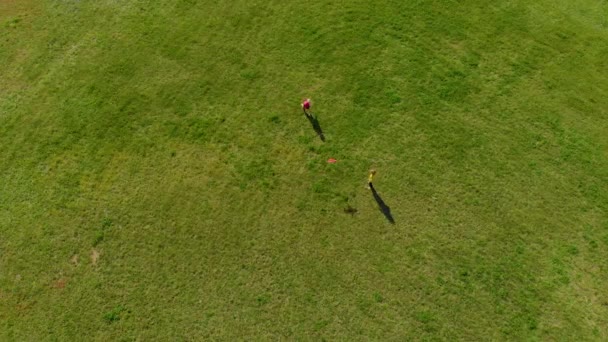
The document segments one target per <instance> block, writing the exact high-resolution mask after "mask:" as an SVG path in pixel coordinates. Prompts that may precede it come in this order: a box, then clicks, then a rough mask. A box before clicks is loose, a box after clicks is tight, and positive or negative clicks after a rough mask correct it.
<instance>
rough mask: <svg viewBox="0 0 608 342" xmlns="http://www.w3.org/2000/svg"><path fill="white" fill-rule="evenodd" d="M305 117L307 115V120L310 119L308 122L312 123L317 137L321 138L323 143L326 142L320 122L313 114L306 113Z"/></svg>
mask: <svg viewBox="0 0 608 342" xmlns="http://www.w3.org/2000/svg"><path fill="white" fill-rule="evenodd" d="M304 115H306V118H307V119H308V121H310V124H311V125H312V129H314V130H315V132H316V133H317V135H318V136H319V138H320V139H321V141H323V142H324V141H325V135H323V130H322V129H321V125H320V124H319V120H318V119H317V118H316V117H315V116H314V115H313V114H312V113H310V114H308V113H306V112H304Z"/></svg>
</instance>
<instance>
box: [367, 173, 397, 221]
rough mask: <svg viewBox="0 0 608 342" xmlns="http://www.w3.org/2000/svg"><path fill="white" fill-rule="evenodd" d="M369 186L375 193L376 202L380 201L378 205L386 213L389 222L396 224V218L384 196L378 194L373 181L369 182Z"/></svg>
mask: <svg viewBox="0 0 608 342" xmlns="http://www.w3.org/2000/svg"><path fill="white" fill-rule="evenodd" d="M369 188H370V189H371V190H372V195H374V199H375V200H376V203H378V207H379V208H380V211H381V212H382V213H383V214H384V216H385V217H386V219H387V220H388V222H390V223H392V224H395V219H394V218H393V215H392V214H391V208H390V207H389V206H388V205H386V203H384V201H383V200H382V197H380V195H378V192H377V191H376V189H375V188H374V185H373V184H372V183H369Z"/></svg>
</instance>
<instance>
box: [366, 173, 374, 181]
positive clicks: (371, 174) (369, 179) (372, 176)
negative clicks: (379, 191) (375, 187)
mask: <svg viewBox="0 0 608 342" xmlns="http://www.w3.org/2000/svg"><path fill="white" fill-rule="evenodd" d="M373 179H374V174H373V173H370V174H369V177H368V178H367V182H368V183H371V182H372V180H373Z"/></svg>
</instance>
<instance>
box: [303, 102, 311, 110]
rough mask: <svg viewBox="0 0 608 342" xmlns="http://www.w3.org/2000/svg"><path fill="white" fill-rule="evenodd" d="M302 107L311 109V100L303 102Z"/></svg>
mask: <svg viewBox="0 0 608 342" xmlns="http://www.w3.org/2000/svg"><path fill="white" fill-rule="evenodd" d="M302 107H304V109H310V101H308V100H305V101H304V102H303V103H302Z"/></svg>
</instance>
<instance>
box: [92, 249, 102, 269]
mask: <svg viewBox="0 0 608 342" xmlns="http://www.w3.org/2000/svg"><path fill="white" fill-rule="evenodd" d="M100 255H101V254H100V253H99V251H98V250H96V249H95V248H93V249H92V250H91V263H92V264H93V266H95V265H97V261H99V257H100Z"/></svg>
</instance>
